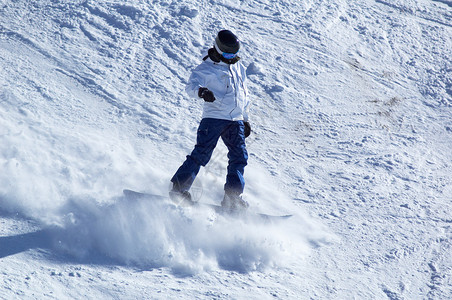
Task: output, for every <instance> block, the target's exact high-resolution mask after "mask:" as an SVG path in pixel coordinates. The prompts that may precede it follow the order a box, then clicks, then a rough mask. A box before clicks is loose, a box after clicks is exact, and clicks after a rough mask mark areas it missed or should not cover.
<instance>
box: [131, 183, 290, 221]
mask: <svg viewBox="0 0 452 300" xmlns="http://www.w3.org/2000/svg"><path fill="white" fill-rule="evenodd" d="M123 193H124V196H125V197H126V198H127V199H129V200H159V201H167V202H170V203H173V204H175V205H177V206H185V207H188V206H191V207H196V206H207V207H210V208H211V209H213V210H214V211H215V212H216V213H218V214H231V213H230V212H228V211H226V210H225V209H224V208H223V207H222V206H221V205H217V204H210V203H205V202H199V201H198V202H193V201H190V202H189V201H182V202H179V203H175V202H173V201H172V200H171V199H170V197H169V196H162V195H154V194H149V193H142V192H136V191H132V190H129V189H125V190H123ZM243 214H244V215H254V216H258V217H260V218H262V219H264V220H283V219H288V218H290V217H292V215H269V214H264V213H255V212H251V211H250V209H249V208H248V209H247V210H246V211H244V212H243V213H237V214H235V213H232V214H231V215H237V216H241V215H243Z"/></svg>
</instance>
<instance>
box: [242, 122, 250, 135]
mask: <svg viewBox="0 0 452 300" xmlns="http://www.w3.org/2000/svg"><path fill="white" fill-rule="evenodd" d="M243 124H244V125H245V138H247V137H249V136H250V134H251V125H250V122H243Z"/></svg>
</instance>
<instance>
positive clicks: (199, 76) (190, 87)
mask: <svg viewBox="0 0 452 300" xmlns="http://www.w3.org/2000/svg"><path fill="white" fill-rule="evenodd" d="M200 87H205V79H204V75H203V67H202V64H201V65H199V66H198V67H196V68H195V69H194V70H193V71H192V73H191V75H190V78H189V79H188V83H187V85H186V86H185V92H187V94H188V95H189V96H190V97H193V98H199V97H198V90H199V88H200Z"/></svg>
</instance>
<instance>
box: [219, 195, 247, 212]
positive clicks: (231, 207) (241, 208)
mask: <svg viewBox="0 0 452 300" xmlns="http://www.w3.org/2000/svg"><path fill="white" fill-rule="evenodd" d="M221 207H223V209H224V210H225V211H227V212H229V213H241V212H245V211H246V209H247V208H248V207H249V204H248V202H246V201H245V200H243V199H242V196H241V195H237V194H232V193H225V194H224V197H223V201H221Z"/></svg>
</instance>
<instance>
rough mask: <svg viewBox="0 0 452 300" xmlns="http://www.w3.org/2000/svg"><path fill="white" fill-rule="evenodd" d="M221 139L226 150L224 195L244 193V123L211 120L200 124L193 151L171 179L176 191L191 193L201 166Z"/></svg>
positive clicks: (206, 161) (245, 154)
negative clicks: (226, 166)
mask: <svg viewBox="0 0 452 300" xmlns="http://www.w3.org/2000/svg"><path fill="white" fill-rule="evenodd" d="M220 137H221V139H222V140H223V142H224V144H225V145H226V147H227V148H228V150H229V152H228V159H229V164H228V173H227V176H226V184H225V185H224V190H225V192H226V193H234V194H241V193H243V189H244V187H245V180H244V178H243V173H244V169H245V166H246V165H247V160H248V153H247V151H246V146H245V126H244V124H243V121H229V120H220V119H210V118H206V119H203V120H202V121H201V123H200V124H199V128H198V135H197V139H196V146H195V149H193V151H192V153H191V154H190V155H187V159H186V160H185V162H184V163H183V164H182V166H181V167H180V168H179V169H178V170H177V172H176V174H174V176H173V178H172V179H171V181H172V182H173V183H174V187H175V188H176V189H177V190H178V191H180V192H183V191H188V190H189V189H190V187H191V185H192V184H193V181H194V180H195V178H196V175H197V174H198V172H199V169H200V168H201V166H205V165H207V163H208V162H209V160H210V158H211V156H212V153H213V150H214V149H215V146H216V145H217V142H218V140H219V138H220Z"/></svg>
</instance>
